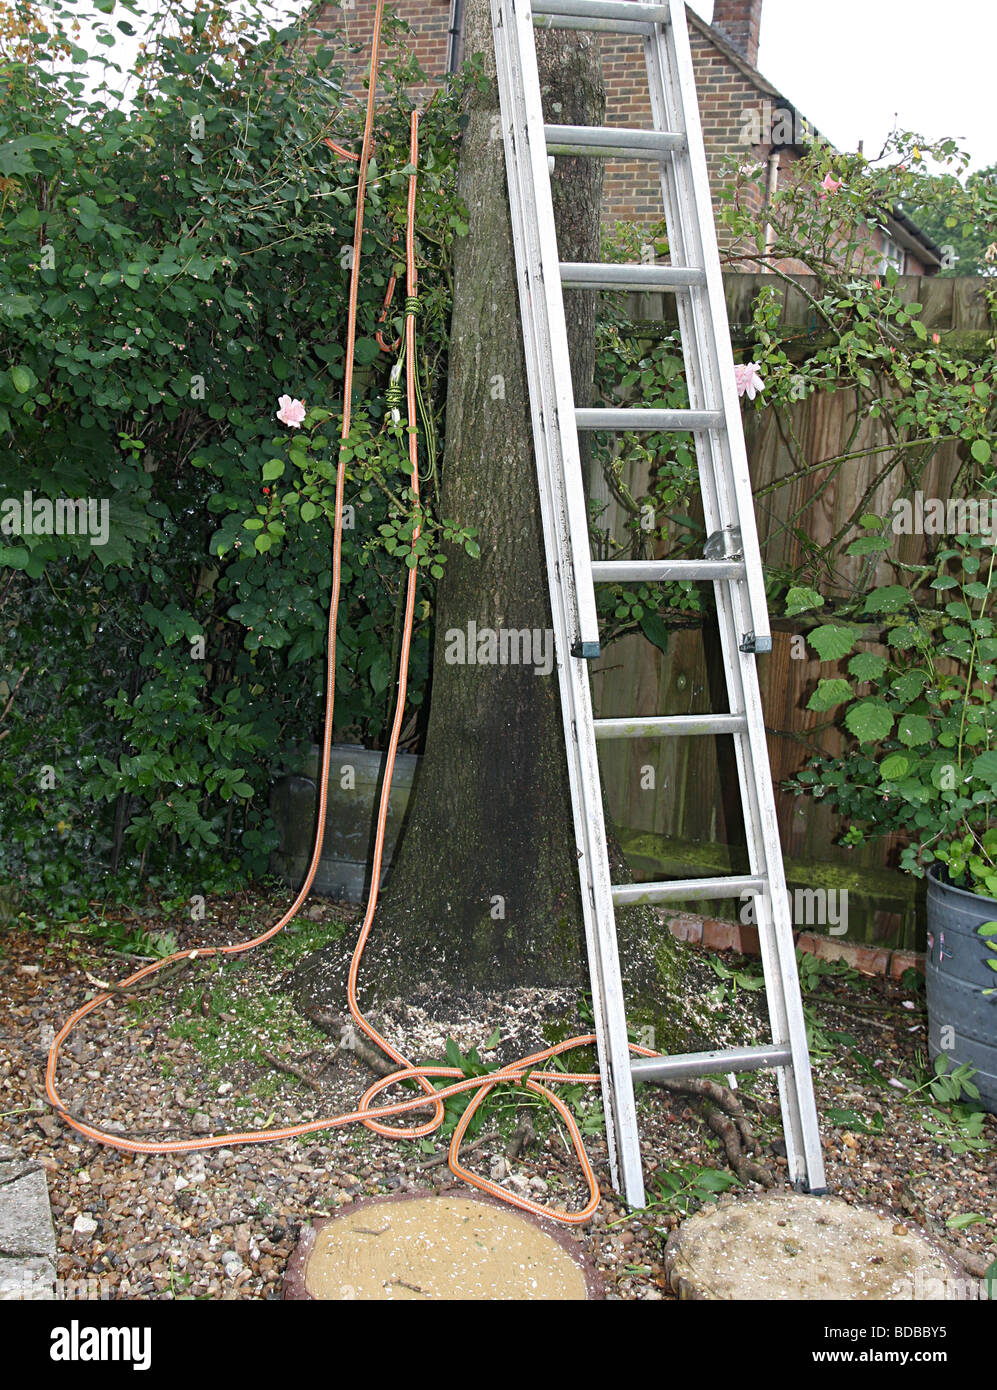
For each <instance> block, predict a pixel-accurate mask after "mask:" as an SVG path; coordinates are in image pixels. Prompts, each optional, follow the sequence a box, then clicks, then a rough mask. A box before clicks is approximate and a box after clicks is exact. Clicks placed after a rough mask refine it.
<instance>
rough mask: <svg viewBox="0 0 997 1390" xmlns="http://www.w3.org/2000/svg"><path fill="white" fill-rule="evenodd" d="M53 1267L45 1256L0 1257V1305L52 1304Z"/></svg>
mask: <svg viewBox="0 0 997 1390" xmlns="http://www.w3.org/2000/svg"><path fill="white" fill-rule="evenodd" d="M55 1297H56V1293H55V1265H54V1263H53V1262H52V1260H50V1259H48V1258H47V1257H45V1256H40V1255H29V1256H27V1257H25V1258H21V1259H8V1258H7V1257H5V1256H0V1303H4V1302H19V1303H21V1302H25V1301H27V1302H31V1303H37V1302H48V1303H51V1302H54V1301H55Z"/></svg>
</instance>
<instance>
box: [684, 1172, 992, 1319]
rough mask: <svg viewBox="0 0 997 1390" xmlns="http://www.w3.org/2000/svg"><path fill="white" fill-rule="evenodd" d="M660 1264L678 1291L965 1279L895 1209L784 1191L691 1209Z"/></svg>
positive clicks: (760, 1292) (849, 1290)
mask: <svg viewBox="0 0 997 1390" xmlns="http://www.w3.org/2000/svg"><path fill="white" fill-rule="evenodd" d="M665 1270H666V1272H667V1275H668V1279H669V1281H670V1283H671V1286H672V1288H673V1289H674V1291H675V1292H676V1293H677V1294H678V1296H679V1297H680V1298H700V1299H732V1300H749V1299H787V1300H793V1301H800V1300H806V1299H877V1300H887V1301H892V1300H897V1301H900V1300H903V1301H909V1300H911V1299H915V1300H922V1299H937V1298H945V1297H949V1298H952V1297H958V1296H959V1295H958V1292H955V1293H953V1292H951V1290H953V1289H955V1290H958V1288H960V1287H963V1286H964V1283H965V1281H967V1278H968V1276H967V1275H966V1274H965V1272H964V1271H963V1270H962V1269H961V1268H960V1267H959V1265H958V1264H956V1262H955V1261H954V1260H952V1259H950V1258H949V1257H948V1256H947V1255H945V1254H943V1253H942V1252H941V1251H940V1250H939V1249H938V1248H937V1247H936V1246H934V1245H933V1244H932V1243H931V1241H930V1240H929V1238H928V1237H927V1236H926V1235H924V1233H923V1232H921V1231H918V1230H915V1229H914V1228H913V1227H910V1226H908V1225H907V1224H906V1223H904V1222H900V1221H898V1220H897V1218H896V1217H892V1216H888V1215H884V1214H881V1213H879V1212H876V1211H870V1210H868V1209H863V1208H861V1207H853V1206H850V1205H849V1203H847V1202H843V1201H842V1200H841V1199H840V1198H838V1197H808V1196H804V1195H801V1194H797V1193H792V1192H790V1193H771V1194H766V1195H765V1196H762V1197H757V1198H748V1199H747V1200H745V1201H739V1202H732V1203H729V1204H726V1203H725V1204H724V1205H722V1206H711V1207H709V1208H704V1209H703V1210H702V1211H700V1212H697V1214H696V1215H695V1216H693V1217H691V1218H690V1219H689V1220H688V1221H686V1222H683V1224H682V1225H681V1226H680V1227H679V1229H678V1230H677V1231H675V1232H674V1233H673V1234H672V1235H671V1236H670V1237H669V1240H668V1245H667V1246H666V1248H665ZM941 1290H945V1291H946V1292H941Z"/></svg>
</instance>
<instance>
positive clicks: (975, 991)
mask: <svg viewBox="0 0 997 1390" xmlns="http://www.w3.org/2000/svg"><path fill="white" fill-rule="evenodd" d="M927 902H928V954H927V960H926V964H925V982H926V984H927V993H928V1051H929V1053H930V1055H931V1059H932V1061H934V1059H935V1058H936V1057H937V1056H938V1055H939V1053H941V1052H944V1053H945V1055H946V1056H947V1057H948V1058H949V1059H950V1060H951V1061H952V1063H953V1065H957V1064H962V1063H964V1062H968V1063H969V1065H970V1066H971V1067H975V1068H976V1075H975V1076H974V1077H973V1081H974V1083H975V1085H976V1086H978V1087H979V1091H980V1100H981V1102H982V1103H983V1105H984V1106H985V1107H986V1108H987V1110H989V1111H990V1113H991V1114H997V993H993V994H986V993H985V992H984V991H985V990H997V972H995V971H993V970H991V969H990V966H989V965H988V963H987V962H988V960H989V959H995V958H997V957H995V955H994V952H993V951H991V950H990V949H989V948H988V946H987V939H986V938H985V937H982V936H981V935H980V933H979V928H980V927H981V926H982V925H983V923H984V922H995V921H997V899H994V898H984V897H981V896H980V894H978V893H969V892H967V891H966V889H964V888H955V887H953V885H952V884H951V883H947V882H946V881H945V880H944V878H942V877H941V876H940V875H939V874H936V873H935V872H934V871H929V873H928V899H927Z"/></svg>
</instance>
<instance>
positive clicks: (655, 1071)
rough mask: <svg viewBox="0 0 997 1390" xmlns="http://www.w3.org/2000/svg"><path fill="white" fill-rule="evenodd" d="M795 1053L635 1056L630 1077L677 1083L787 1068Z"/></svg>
mask: <svg viewBox="0 0 997 1390" xmlns="http://www.w3.org/2000/svg"><path fill="white" fill-rule="evenodd" d="M792 1060H793V1054H792V1052H791V1051H790V1049H789V1048H788V1047H779V1046H778V1045H777V1044H775V1043H773V1044H771V1045H770V1046H769V1047H731V1048H728V1049H727V1050H726V1051H725V1052H684V1053H681V1054H679V1055H678V1056H675V1057H633V1058H632V1059H631V1061H630V1074H631V1075H632V1076H633V1079H634V1080H635V1081H677V1080H678V1079H679V1078H680V1077H683V1076H712V1075H713V1073H714V1072H723V1073H725V1074H726V1073H727V1072H743V1071H765V1070H767V1069H768V1068H769V1067H788V1066H789V1065H790V1064H791V1063H792Z"/></svg>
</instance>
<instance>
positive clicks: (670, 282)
mask: <svg viewBox="0 0 997 1390" xmlns="http://www.w3.org/2000/svg"><path fill="white" fill-rule="evenodd" d="M561 284H562V285H564V286H565V287H566V288H569V289H570V288H575V289H590V290H644V291H645V292H646V291H651V290H686V289H691V288H692V287H693V285H705V284H706V271H705V270H692V269H689V268H688V267H686V266H678V265H598V264H592V263H587V262H584V261H562V262H561Z"/></svg>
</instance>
